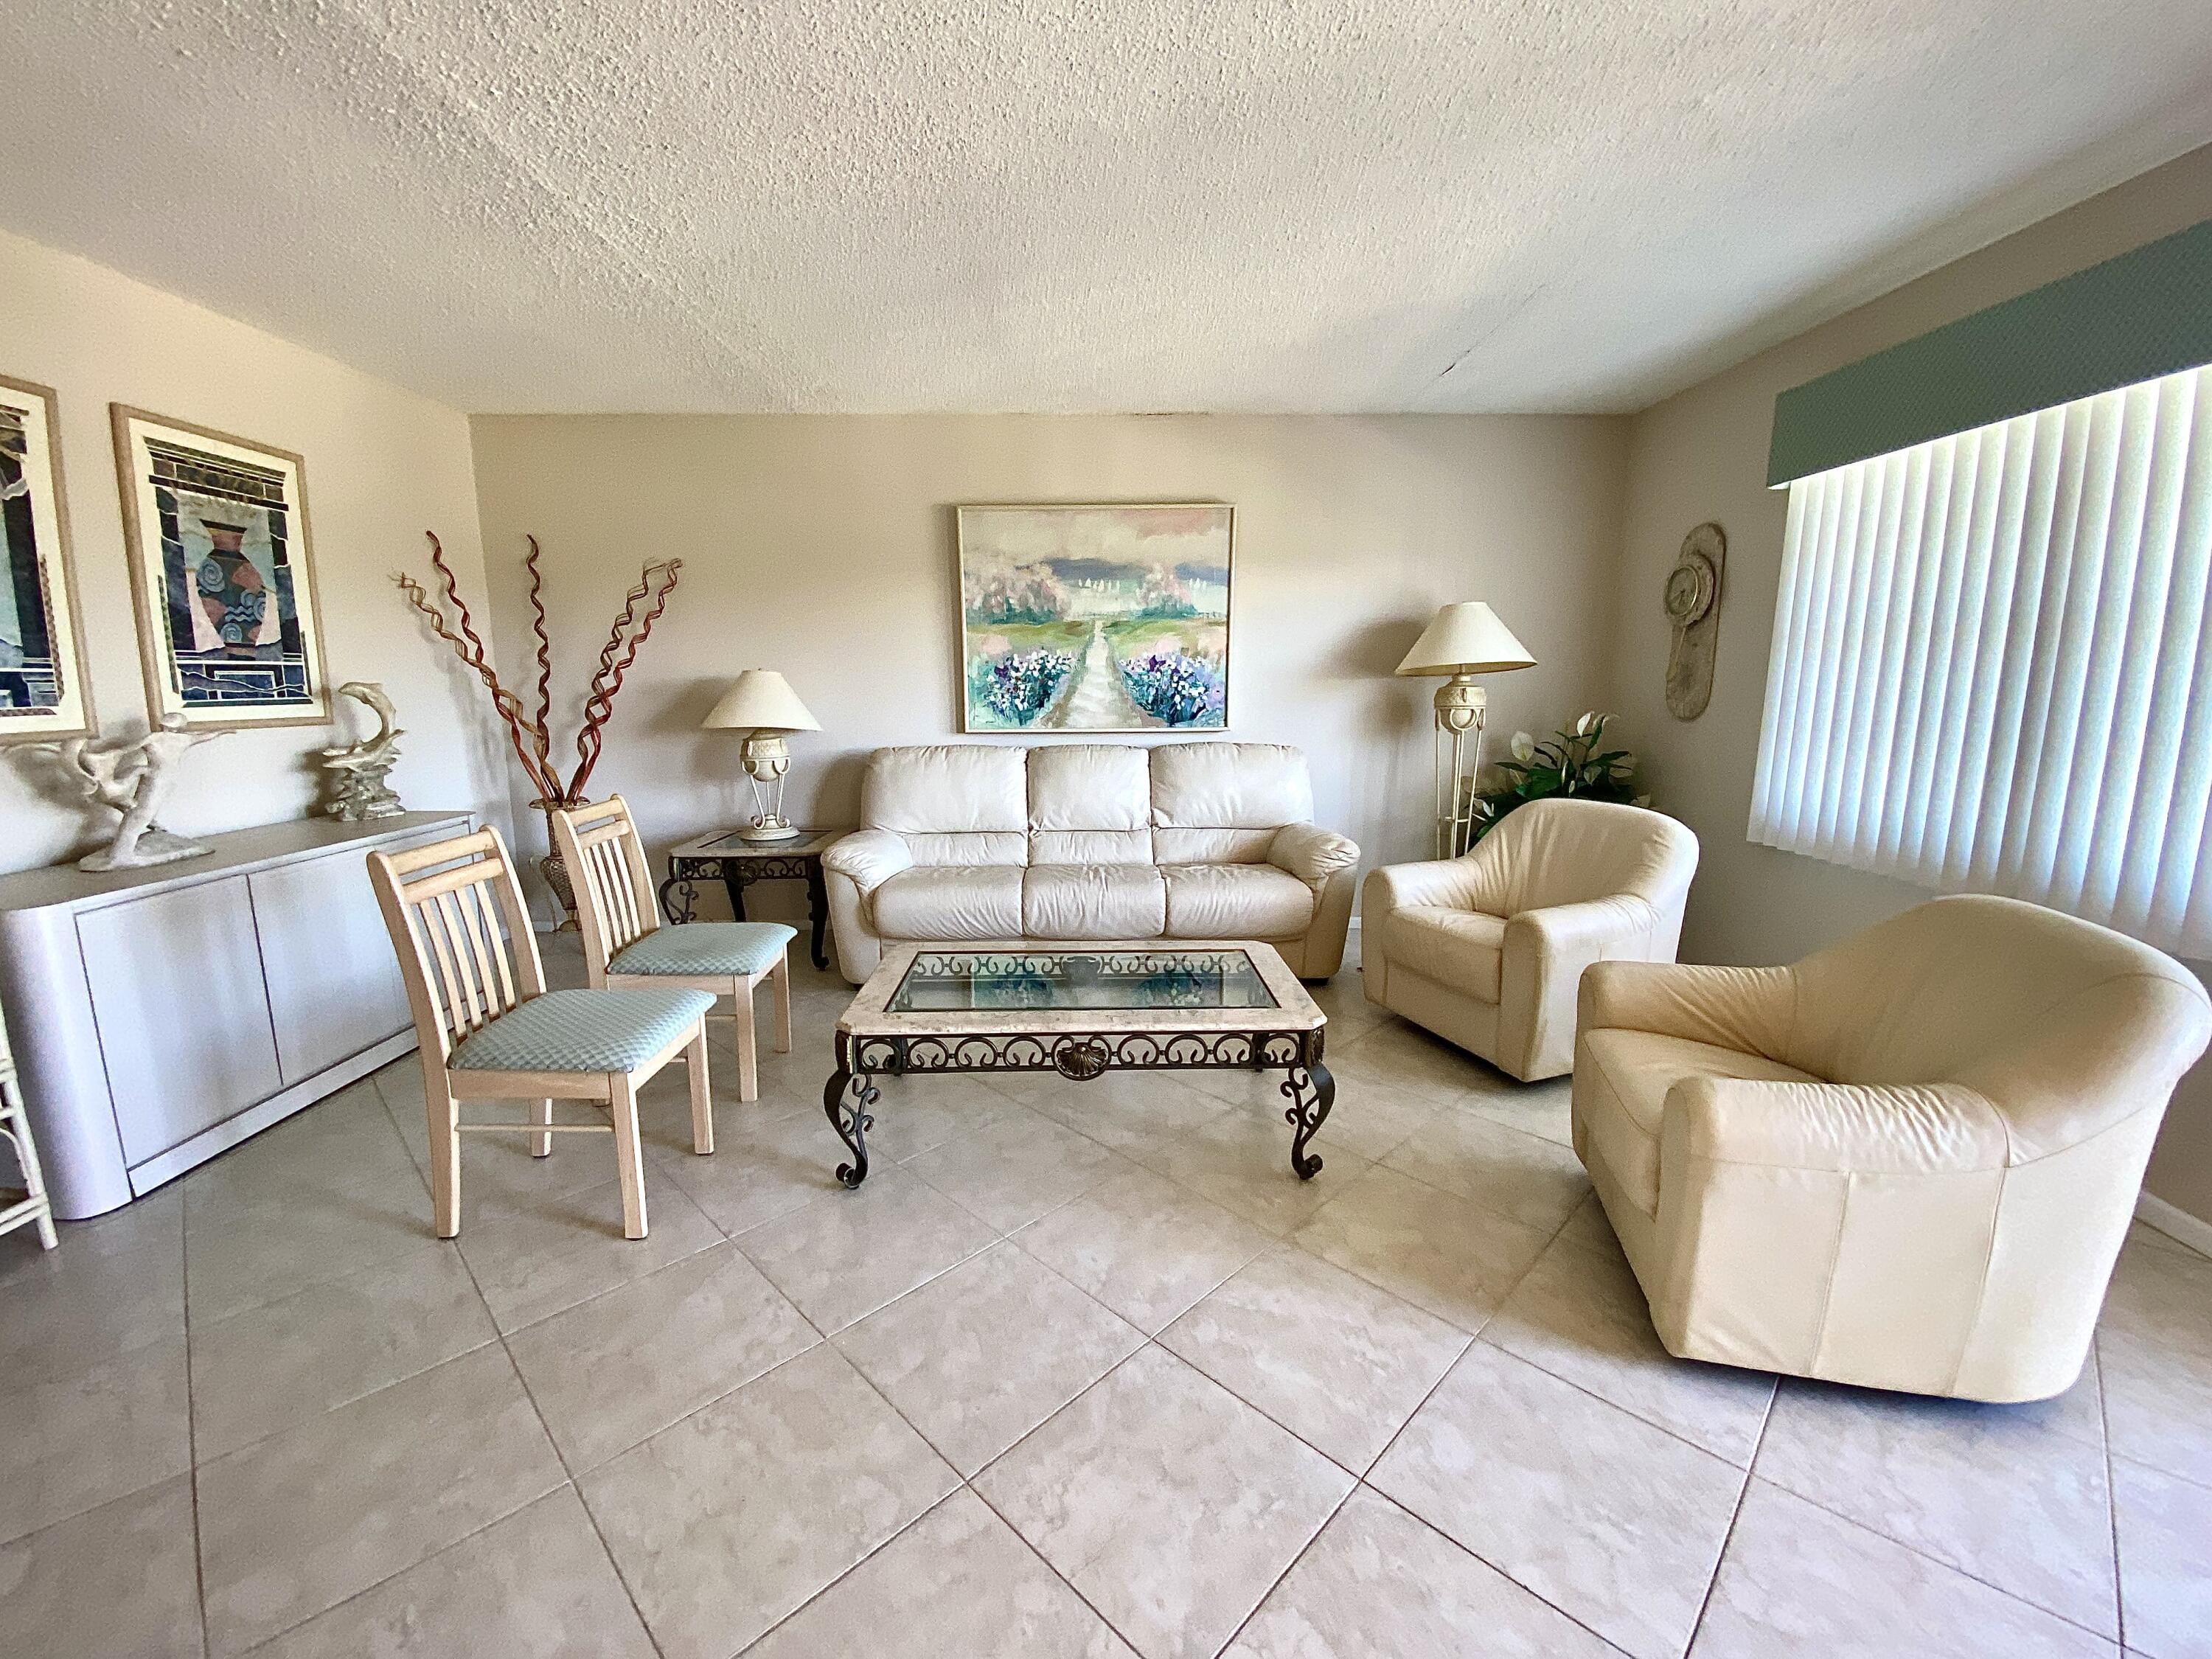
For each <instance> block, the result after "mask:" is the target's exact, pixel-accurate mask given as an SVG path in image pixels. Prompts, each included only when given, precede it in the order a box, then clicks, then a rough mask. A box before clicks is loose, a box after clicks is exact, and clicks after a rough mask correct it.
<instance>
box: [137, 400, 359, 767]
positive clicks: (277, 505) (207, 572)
mask: <svg viewBox="0 0 2212 1659" xmlns="http://www.w3.org/2000/svg"><path fill="white" fill-rule="evenodd" d="M112 412H113V415H114V420H115V463H116V467H117V470H118V473H119V475H120V478H121V483H122V488H123V520H124V528H125V541H126V542H127V544H128V545H129V549H130V554H131V594H132V597H133V598H134V599H135V600H136V601H137V608H138V645H139V650H140V653H141V654H142V655H143V658H144V660H145V667H146V696H147V698H148V701H149V702H151V703H152V705H153V714H154V717H155V719H156V720H159V719H161V717H162V716H164V715H167V714H181V715H182V716H183V717H184V720H185V725H186V726H192V727H200V728H216V727H224V726H325V725H328V724H329V723H330V718H331V716H330V702H329V697H328V696H327V693H326V691H325V687H324V684H323V656H322V639H321V635H322V629H321V626H320V623H319V617H318V615H317V611H316V605H315V579H314V566H313V559H312V557H311V556H310V552H309V549H308V543H307V465H306V463H305V462H303V461H302V460H301V459H300V458H299V457H298V456H297V455H295V454H292V453H289V451H287V450H282V449H270V448H267V447H264V446H263V445H260V444H255V443H249V442H247V441H246V440H245V439H243V438H234V437H232V436H230V435H228V434H227V433H222V432H211V431H209V430H208V429H207V428H204V427H197V426H187V425H186V424H185V423H184V422H181V421H170V420H165V419H163V418H162V417H161V416H158V415H149V414H148V413H146V412H145V410H138V409H125V407H124V406H123V405H122V404H115V405H114V406H113V411H112Z"/></svg>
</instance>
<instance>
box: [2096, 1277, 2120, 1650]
mask: <svg viewBox="0 0 2212 1659" xmlns="http://www.w3.org/2000/svg"><path fill="white" fill-rule="evenodd" d="M2101 1311H2102V1310H2100V1313H2101ZM2089 1364H2091V1366H2093V1368H2094V1369H2095V1370H2096V1374H2097V1424H2098V1426H2099V1427H2100V1429H2102V1430H2103V1431H2104V1434H2103V1440H2104V1453H2105V1519H2106V1524H2107V1526H2108V1527H2109V1528H2110V1529H2111V1531H2110V1536H2111V1538H2112V1631H2113V1633H2114V1635H2115V1636H2116V1637H2117V1638H2118V1641H2119V1644H2120V1650H2121V1651H2122V1652H2125V1651H2126V1650H2127V1645H2128V1597H2127V1590H2126V1588H2125V1586H2124V1585H2123V1584H2122V1583H2121V1582H2120V1575H2121V1573H2122V1572H2123V1571H2125V1569H2124V1568H2123V1567H2122V1565H2120V1484H2119V1481H2118V1478H2117V1477H2116V1476H2115V1474H2114V1472H2113V1468H2112V1407H2111V1405H2110V1404H2109V1402H2107V1401H2106V1398H2105V1356H2104V1352H2103V1351H2102V1349H2101V1347H2100V1344H2099V1340H2098V1334H2097V1332H2096V1331H2094V1330H2092V1331H2091V1332H2090V1334H2089Z"/></svg>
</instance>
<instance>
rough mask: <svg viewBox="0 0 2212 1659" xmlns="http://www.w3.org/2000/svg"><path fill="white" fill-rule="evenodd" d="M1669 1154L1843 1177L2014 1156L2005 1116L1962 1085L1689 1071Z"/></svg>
mask: <svg viewBox="0 0 2212 1659" xmlns="http://www.w3.org/2000/svg"><path fill="white" fill-rule="evenodd" d="M1661 1121H1662V1125H1663V1127H1662V1131H1661V1134H1662V1151H1661V1158H1662V1163H1663V1161H1664V1160H1665V1159H1666V1158H1668V1157H1670V1156H1671V1157H1674V1158H1681V1157H1684V1156H1687V1157H1689V1158H1702V1159H1705V1160H1707V1161H1709V1162H1712V1163H1717V1164H1750V1165H1758V1166H1763V1167H1765V1168H1769V1169H1784V1170H1825V1171H1828V1172H1830V1173H1833V1174H1838V1175H1868V1174H1881V1175H1907V1176H1911V1175H1926V1176H1937V1175H1962V1174H1969V1173H1972V1172H1976V1171H1981V1170H2001V1169H2003V1168H2005V1167H2006V1166H2007V1165H2008V1164H2009V1163H2010V1162H2011V1161H2012V1158H2011V1154H2012V1139H2011V1136H2010V1134H2009V1133H2008V1132H2007V1130H2006V1127H2005V1122H2004V1119H2003V1118H2002V1116H2001V1115H1999V1114H1998V1112H1997V1109H1996V1107H1995V1106H1994V1105H1992V1104H1991V1103H1990V1102H1989V1100H1988V1099H1987V1098H1985V1097H1984V1096H1982V1095H1981V1094H1979V1093H1978V1092H1977V1091H1974V1090H1972V1089H1969V1088H1967V1087H1966V1085H1964V1084H1959V1083H1932V1084H1931V1083H1891V1084H1874V1083H1774V1082H1760V1081H1754V1080H1752V1079H1746V1078H1723V1077H1711V1076H1702V1075H1701V1076H1692V1077H1686V1078H1684V1079H1681V1080H1680V1082H1678V1083H1676V1084H1675V1085H1674V1087H1673V1088H1672V1089H1670V1090H1668V1093H1667V1104H1666V1108H1665V1111H1664V1115H1663V1116H1662V1120H1661Z"/></svg>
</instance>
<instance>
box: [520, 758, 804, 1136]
mask: <svg viewBox="0 0 2212 1659" xmlns="http://www.w3.org/2000/svg"><path fill="white" fill-rule="evenodd" d="M552 816H553V846H554V850H555V851H556V852H558V853H559V854H560V855H561V860H562V863H563V864H565V865H567V866H568V879H569V881H570V883H571V884H572V885H573V886H574V889H575V892H576V915H577V920H578V921H579V923H580V926H581V927H582V929H583V934H584V973H585V976H586V978H587V979H588V980H589V981H590V982H591V983H592V984H593V985H595V986H612V987H628V986H647V985H684V986H689V987H692V988H693V989H695V990H701V991H711V992H712V993H714V995H715V996H717V997H727V998H729V999H730V1001H731V1007H732V1012H733V1013H734V1014H735V1016H736V1018H737V1024H738V1099H739V1100H757V1099H758V1098H759V1097H760V1063H759V1060H758V1058H757V1048H756V1043H755V1021H754V1015H753V991H754V989H755V987H757V986H758V985H759V984H760V982H761V981H763V980H766V981H768V982H769V986H770V987H771V988H772V989H773V990H774V992H775V1050H776V1052H777V1053H778V1054H789V1053H790V1052H791V956H790V946H791V941H792V940H793V939H796V938H797V937H798V930H797V929H795V928H791V927H785V926H784V925H783V924H782V923H781V922H780V921H687V922H680V923H676V922H671V923H665V924H664V923H663V922H662V921H661V920H660V914H659V910H658V909H657V908H655V907H654V904H653V876H652V873H651V872H649V871H648V870H647V867H646V862H645V844H644V843H643V842H641V841H640V840H639V839H638V833H637V824H636V823H635V820H633V819H632V818H631V817H630V815H629V806H628V805H625V804H624V803H623V798H622V797H621V796H620V795H613V796H610V797H609V798H608V799H605V800H604V801H601V802H599V804H598V805H582V806H572V807H568V808H567V809H566V810H564V811H557V812H556V813H554V814H553V815H552Z"/></svg>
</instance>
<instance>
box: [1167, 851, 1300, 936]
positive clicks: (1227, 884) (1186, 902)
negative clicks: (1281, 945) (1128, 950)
mask: <svg viewBox="0 0 2212 1659" xmlns="http://www.w3.org/2000/svg"><path fill="white" fill-rule="evenodd" d="M1160 874H1161V876H1162V878H1164V880H1165V881H1166V884H1167V908H1168V914H1167V932H1168V935H1169V937H1170V938H1172V939H1291V938H1294V937H1295V936H1297V934H1300V933H1304V932H1305V931H1306V929H1307V928H1308V927H1310V926H1311V925H1312V922H1313V914H1314V895H1313V889H1312V888H1310V887H1309V886H1307V885H1306V884H1305V883H1304V882H1302V881H1300V880H1299V879H1298V878H1297V877H1296V876H1293V875H1291V874H1289V873H1288V872H1285V871H1281V870H1278V869H1277V868H1275V866H1273V865H1272V864H1170V865H1164V866H1161V868H1160Z"/></svg>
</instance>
